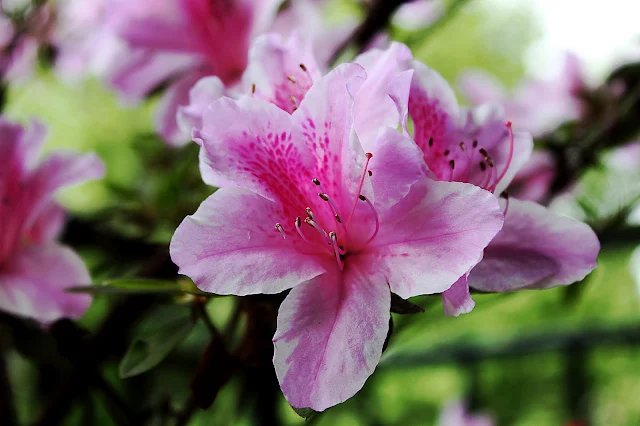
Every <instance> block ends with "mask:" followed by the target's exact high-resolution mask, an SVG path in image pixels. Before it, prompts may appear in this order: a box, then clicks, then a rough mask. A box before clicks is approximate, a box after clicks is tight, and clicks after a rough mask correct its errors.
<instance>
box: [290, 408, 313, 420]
mask: <svg viewBox="0 0 640 426" xmlns="http://www.w3.org/2000/svg"><path fill="white" fill-rule="evenodd" d="M291 408H293V411H295V412H296V414H297V415H299V416H300V417H302V418H303V419H304V420H305V421H306V420H309V419H311V418H312V417H313V416H315V415H316V414H318V412H317V411H313V410H312V409H311V408H296V407H291Z"/></svg>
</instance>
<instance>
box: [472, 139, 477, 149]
mask: <svg viewBox="0 0 640 426" xmlns="http://www.w3.org/2000/svg"><path fill="white" fill-rule="evenodd" d="M472 146H473V147H474V148H477V147H478V140H477V139H474V140H473V144H472Z"/></svg>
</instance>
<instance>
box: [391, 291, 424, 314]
mask: <svg viewBox="0 0 640 426" xmlns="http://www.w3.org/2000/svg"><path fill="white" fill-rule="evenodd" d="M391 312H395V313H396V314H417V313H423V312H424V308H423V307H422V306H418V305H416V304H415V303H412V302H409V301H408V300H406V299H403V298H402V297H400V296H398V295H397V294H395V293H391Z"/></svg>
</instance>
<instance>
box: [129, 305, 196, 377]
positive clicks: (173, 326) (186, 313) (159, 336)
mask: <svg viewBox="0 0 640 426" xmlns="http://www.w3.org/2000/svg"><path fill="white" fill-rule="evenodd" d="M194 324H195V320H194V318H193V315H192V314H191V310H190V309H188V308H186V307H184V306H178V305H170V306H165V307H162V308H159V309H157V310H155V311H154V312H153V313H151V314H150V315H149V316H148V317H147V318H146V319H145V321H144V323H143V327H141V330H140V332H139V333H138V335H137V336H136V337H135V338H134V340H133V342H132V343H131V346H129V349H128V350H127V353H126V354H125V356H124V358H122V361H121V362H120V368H119V373H120V378H123V379H124V378H127V377H132V376H136V375H138V374H142V373H144V372H145V371H149V370H150V369H152V368H154V367H155V366H157V365H158V364H160V362H161V361H162V360H163V359H165V358H166V357H167V355H169V353H170V352H171V351H172V350H173V349H174V348H175V347H176V346H178V345H179V344H180V343H181V342H182V341H183V340H184V339H185V338H186V337H187V336H188V335H189V333H190V332H191V329H192V328H193V326H194Z"/></svg>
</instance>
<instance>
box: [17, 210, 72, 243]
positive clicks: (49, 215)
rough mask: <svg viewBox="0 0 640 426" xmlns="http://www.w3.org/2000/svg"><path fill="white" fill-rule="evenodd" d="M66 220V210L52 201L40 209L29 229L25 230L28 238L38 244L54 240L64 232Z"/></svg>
mask: <svg viewBox="0 0 640 426" xmlns="http://www.w3.org/2000/svg"><path fill="white" fill-rule="evenodd" d="M65 221H66V212H65V210H64V209H63V208H62V207H60V206H59V205H57V204H56V203H55V202H53V201H50V202H48V203H46V204H45V205H44V206H43V207H42V208H41V209H39V212H38V215H37V216H36V218H35V219H34V220H33V221H32V222H31V224H30V227H29V229H27V230H26V231H25V232H26V239H27V241H30V242H33V243H37V244H43V243H45V242H48V241H53V240H55V239H56V238H57V237H58V236H59V235H60V233H61V232H62V229H63V228H64V224H65Z"/></svg>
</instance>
